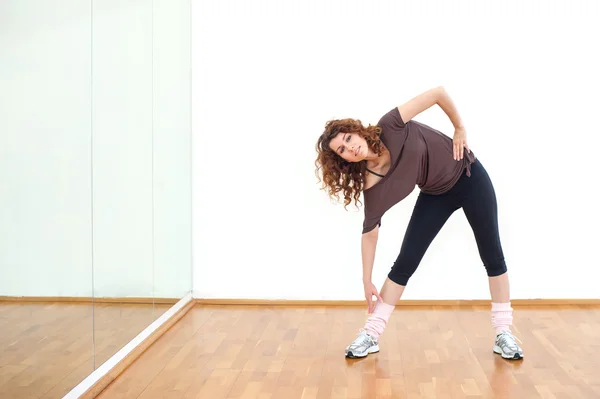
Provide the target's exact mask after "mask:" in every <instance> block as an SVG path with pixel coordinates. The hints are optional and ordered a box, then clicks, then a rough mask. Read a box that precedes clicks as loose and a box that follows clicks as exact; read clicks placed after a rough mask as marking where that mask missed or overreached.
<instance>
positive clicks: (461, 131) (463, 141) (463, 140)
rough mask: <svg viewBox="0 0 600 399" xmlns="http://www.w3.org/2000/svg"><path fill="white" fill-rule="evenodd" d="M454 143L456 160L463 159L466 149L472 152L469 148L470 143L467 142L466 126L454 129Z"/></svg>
mask: <svg viewBox="0 0 600 399" xmlns="http://www.w3.org/2000/svg"><path fill="white" fill-rule="evenodd" d="M452 142H453V143H454V160H455V161H460V160H461V159H463V155H464V149H465V148H466V149H467V152H469V153H470V152H471V150H469V145H468V144H467V132H466V130H465V128H464V127H459V128H456V129H455V130H454V138H453V139H452Z"/></svg>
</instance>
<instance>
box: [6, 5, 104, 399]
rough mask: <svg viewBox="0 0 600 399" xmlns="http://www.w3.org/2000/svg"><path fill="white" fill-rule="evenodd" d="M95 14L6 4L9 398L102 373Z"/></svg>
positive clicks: (62, 387)
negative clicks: (96, 251) (95, 223)
mask: <svg viewBox="0 0 600 399" xmlns="http://www.w3.org/2000/svg"><path fill="white" fill-rule="evenodd" d="M49 3H51V4H49ZM90 11H91V9H90V2H89V1H88V2H85V1H84V2H77V1H60V2H56V1H54V2H42V1H33V0H25V1H23V0H18V1H17V0H8V1H2V2H0V54H1V58H2V61H1V62H0V87H1V89H0V91H1V92H2V95H1V100H0V102H1V103H0V215H1V216H0V397H2V398H24V397H54V398H56V397H62V396H63V395H64V394H66V393H67V392H68V391H69V390H70V389H71V388H72V387H73V386H75V385H77V384H78V383H80V382H81V381H82V380H83V379H84V378H85V377H86V376H87V375H89V374H90V373H91V372H92V371H93V369H94V362H93V329H92V323H93V309H92V295H93V289H92V288H93V287H92V274H93V273H92V237H91V232H92V218H91V216H92V214H91V209H92V208H91V205H92V197H91V187H92V175H91V161H92V159H91V134H90V133H91V132H90V126H91V125H90V124H91V115H90V101H91V96H90V94H91V92H90V89H91V74H90V71H91V64H90V30H91V20H90Z"/></svg>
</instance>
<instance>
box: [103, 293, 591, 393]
mask: <svg viewBox="0 0 600 399" xmlns="http://www.w3.org/2000/svg"><path fill="white" fill-rule="evenodd" d="M365 317H366V315H365V311H364V309H362V308H356V307H355V308H342V307H328V308H321V307H306V308H303V307H273V308H269V307H255V306H254V307H251V306H248V307H243V306H229V307H225V306H216V305H215V306H201V305H197V306H196V307H194V308H193V309H192V310H191V311H190V312H189V313H188V314H187V315H186V316H185V317H184V318H182V319H181V321H180V322H179V323H178V324H176V325H175V326H174V327H173V328H171V330H169V331H168V332H167V333H166V334H165V335H164V336H163V337H161V338H160V339H159V340H158V341H157V342H156V343H155V344H154V345H153V346H152V347H150V348H149V349H148V350H147V351H146V352H145V353H144V354H143V355H142V356H141V357H140V358H139V359H138V360H137V361H136V362H135V363H133V364H132V365H131V367H130V368H128V369H127V370H126V371H125V372H124V373H123V374H121V376H120V377H119V378H117V380H115V381H114V382H113V383H112V384H111V385H109V386H108V387H107V388H106V389H105V390H104V392H103V393H102V394H100V396H99V397H100V398H102V399H109V398H110V399H112V398H169V399H175V398H207V399H208V398H210V399H218V398H271V399H296V398H297V399H308V398H327V399H331V398H365V399H371V398H382V399H383V398H510V399H520V398H524V399H532V398H574V399H585V398H600V370H594V368H600V308H598V307H596V308H594V307H587V308H586V307H582V306H562V307H546V308H544V307H535V308H533V307H532V308H528V307H515V313H514V328H513V330H514V331H515V333H516V334H517V335H518V337H519V338H520V339H521V341H523V344H522V346H523V349H524V354H525V359H524V360H521V361H508V360H503V359H501V358H500V357H499V356H498V355H495V354H494V353H493V352H492V346H493V340H492V339H493V338H492V331H491V328H490V321H489V317H490V314H489V311H488V309H487V308H485V307H477V308H467V309H465V308H461V309H457V308H456V309H452V308H436V307H427V308H424V307H413V308H397V309H396V310H395V311H394V313H393V315H392V318H391V319H390V323H389V324H388V328H387V329H386V332H385V334H384V335H383V337H382V338H381V341H380V346H381V351H380V352H379V353H377V354H372V355H369V357H368V358H366V359H361V360H347V359H345V357H344V348H345V347H346V346H347V345H348V344H349V343H350V342H351V341H352V340H353V339H354V338H355V336H356V333H357V331H358V328H360V327H362V325H363V323H364V320H365Z"/></svg>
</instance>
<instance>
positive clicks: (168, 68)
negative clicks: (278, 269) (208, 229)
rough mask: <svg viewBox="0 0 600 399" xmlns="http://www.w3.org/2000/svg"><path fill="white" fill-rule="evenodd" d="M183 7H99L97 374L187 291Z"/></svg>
mask: <svg viewBox="0 0 600 399" xmlns="http://www.w3.org/2000/svg"><path fill="white" fill-rule="evenodd" d="M181 6H182V4H180V3H179V2H172V1H170V2H169V1H158V0H155V1H142V0H140V1H134V2H127V3H123V2H120V1H118V0H103V1H96V2H93V8H92V18H93V29H92V70H93V73H92V110H93V112H92V121H93V122H92V126H93V129H92V137H93V146H92V148H93V152H92V153H93V162H92V165H93V237H94V246H93V259H94V279H93V282H94V348H95V349H94V354H95V361H94V366H95V367H96V368H97V367H99V366H100V365H102V363H104V362H105V361H106V360H108V359H109V358H110V357H111V356H113V355H114V354H115V353H116V352H117V351H118V350H119V349H121V348H122V347H123V346H125V345H126V344H127V343H128V342H129V341H131V340H132V339H133V338H134V337H135V336H136V335H138V334H139V333H140V332H142V331H143V330H144V328H146V327H147V326H148V325H149V324H151V323H152V322H154V321H155V320H156V319H157V318H158V317H160V315H162V314H163V313H164V312H165V311H167V310H168V309H169V308H170V307H171V306H172V305H173V304H174V303H176V302H177V301H178V300H179V299H181V298H182V297H183V296H184V295H185V294H187V293H189V292H190V291H191V176H190V170H191V166H190V163H191V157H190V134H191V126H190V119H191V118H190V107H191V104H190V83H191V82H190V46H189V37H190V30H189V3H188V4H187V8H185V7H181ZM125 39H126V40H125Z"/></svg>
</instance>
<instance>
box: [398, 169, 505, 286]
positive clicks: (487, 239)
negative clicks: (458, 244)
mask: <svg viewBox="0 0 600 399" xmlns="http://www.w3.org/2000/svg"><path fill="white" fill-rule="evenodd" d="M459 208H462V209H463V211H464V213H465V216H466V217H467V220H468V221H469V224H470V225H471V228H472V229H473V233H474V235H475V240H476V242H477V248H478V250H479V255H480V257H481V260H482V261H483V265H484V266H485V269H486V271H487V275H488V276H489V277H493V276H499V275H501V274H503V273H505V272H506V263H505V261H504V254H503V251H502V245H501V243H500V234H499V232H498V207H497V203H496V194H495V192H494V187H493V185H492V181H491V180H490V177H489V176H488V174H487V172H486V170H485V168H484V167H483V165H482V164H481V162H480V161H479V160H476V161H475V162H474V163H473V164H472V165H471V176H470V177H467V175H466V172H463V175H462V176H461V177H460V179H459V180H458V182H457V183H456V184H455V185H454V187H452V189H450V190H449V191H448V192H446V193H444V194H441V195H430V194H424V193H422V192H421V193H420V194H419V196H418V198H417V202H416V204H415V208H414V210H413V213H412V216H411V219H410V222H409V223H408V227H407V229H406V233H405V235H404V240H403V242H402V247H401V249H400V254H399V255H398V258H397V259H396V261H395V262H394V265H393V266H392V269H391V271H390V272H389V274H388V277H389V279H390V280H392V281H393V282H395V283H397V284H400V285H403V286H405V285H406V284H407V283H408V280H409V279H410V277H411V276H412V275H413V273H414V272H415V271H416V270H417V267H418V266H419V263H420V262H421V259H422V258H423V256H424V255H425V251H427V248H429V245H430V244H431V242H432V241H433V239H434V238H435V236H436V235H437V234H438V232H439V231H440V230H441V228H442V226H443V225H444V224H445V223H446V221H447V220H448V218H449V217H450V216H451V215H452V214H453V213H454V211H456V210H457V209H459Z"/></svg>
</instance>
